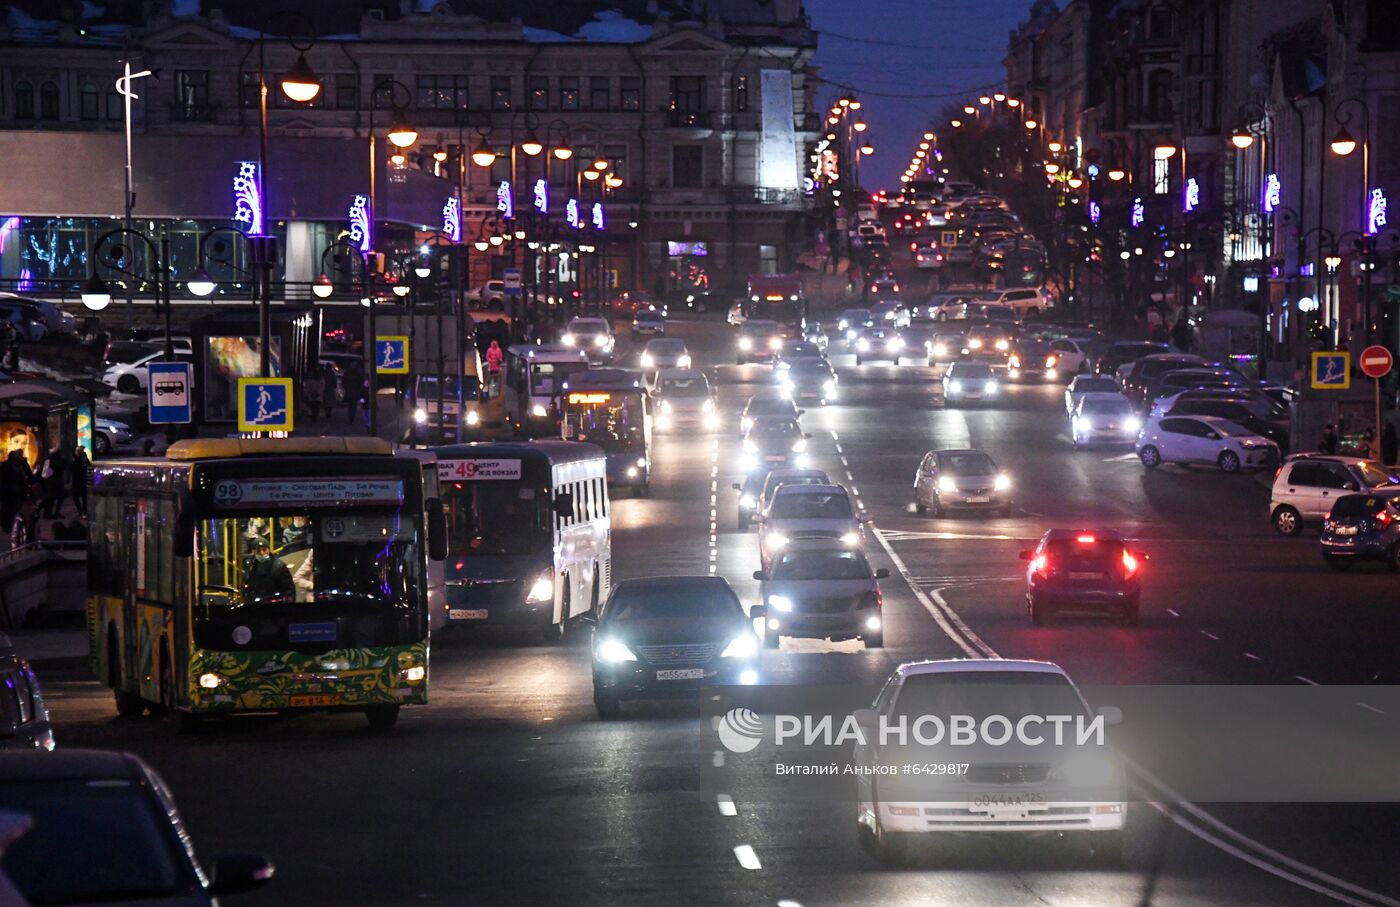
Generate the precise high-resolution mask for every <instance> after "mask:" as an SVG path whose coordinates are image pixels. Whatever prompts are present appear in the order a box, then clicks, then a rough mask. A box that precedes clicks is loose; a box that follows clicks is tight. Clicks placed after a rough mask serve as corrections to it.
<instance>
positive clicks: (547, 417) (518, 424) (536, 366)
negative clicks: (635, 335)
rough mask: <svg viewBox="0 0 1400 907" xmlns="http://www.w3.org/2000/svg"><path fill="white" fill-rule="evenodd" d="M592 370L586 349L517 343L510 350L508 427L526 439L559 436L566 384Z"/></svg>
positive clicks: (507, 357)
mask: <svg viewBox="0 0 1400 907" xmlns="http://www.w3.org/2000/svg"><path fill="white" fill-rule="evenodd" d="M587 370H588V356H587V355H586V354H585V353H584V352H583V350H580V349H577V348H575V347H571V346H564V345H562V344H556V343H546V344H517V345H516V346H512V347H510V348H509V349H507V350H506V382H505V383H506V386H505V393H504V394H503V395H502V399H503V400H504V403H505V407H504V409H505V413H504V416H505V420H506V424H508V425H510V427H511V428H512V429H513V430H514V431H515V434H516V435H517V436H520V437H526V438H548V437H555V438H557V437H559V420H560V414H561V413H562V412H563V409H564V407H563V406H562V405H561V403H560V399H559V397H560V394H562V393H563V392H564V382H565V380H567V379H568V377H569V376H570V375H572V374H574V373H576V372H582V371H587Z"/></svg>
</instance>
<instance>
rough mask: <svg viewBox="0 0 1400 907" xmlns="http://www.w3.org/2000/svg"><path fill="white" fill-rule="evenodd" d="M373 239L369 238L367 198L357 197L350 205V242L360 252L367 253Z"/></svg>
mask: <svg viewBox="0 0 1400 907" xmlns="http://www.w3.org/2000/svg"><path fill="white" fill-rule="evenodd" d="M372 240H373V238H372V237H371V236H370V224H369V196H367V195H357V196H355V200H354V201H352V202H351V203H350V241H351V242H353V243H354V244H355V247H356V248H358V249H359V250H360V251H361V252H368V251H369V250H370V244H371V242H372Z"/></svg>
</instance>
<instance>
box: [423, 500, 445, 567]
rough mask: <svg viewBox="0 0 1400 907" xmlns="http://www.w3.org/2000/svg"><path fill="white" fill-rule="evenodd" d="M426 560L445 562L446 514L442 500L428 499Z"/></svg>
mask: <svg viewBox="0 0 1400 907" xmlns="http://www.w3.org/2000/svg"><path fill="white" fill-rule="evenodd" d="M427 512H428V559H429V560H434V561H445V560H447V514H446V512H444V511H443V509H442V498H429V499H428V506H427Z"/></svg>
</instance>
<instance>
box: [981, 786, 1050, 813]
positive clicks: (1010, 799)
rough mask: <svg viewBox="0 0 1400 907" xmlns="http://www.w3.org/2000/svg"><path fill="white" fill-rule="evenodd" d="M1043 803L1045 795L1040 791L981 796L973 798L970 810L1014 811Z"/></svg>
mask: <svg viewBox="0 0 1400 907" xmlns="http://www.w3.org/2000/svg"><path fill="white" fill-rule="evenodd" d="M1044 802H1045V794H1043V793H1041V792H1040V791H1022V792H1020V793H1015V794H983V795H982V796H980V797H974V798H973V800H972V808H973V809H975V810H979V811H980V810H986V811H989V812H995V811H997V810H1003V809H1015V808H1017V807H1022V806H1033V805H1036V804H1039V803H1044Z"/></svg>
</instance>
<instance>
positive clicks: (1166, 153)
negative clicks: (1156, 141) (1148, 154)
mask: <svg viewBox="0 0 1400 907" xmlns="http://www.w3.org/2000/svg"><path fill="white" fill-rule="evenodd" d="M1174 154H1176V146H1175V145H1165V144H1164V145H1158V146H1157V158H1158V159H1159V160H1166V159H1167V158H1169V157H1171V156H1172V155H1174Z"/></svg>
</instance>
